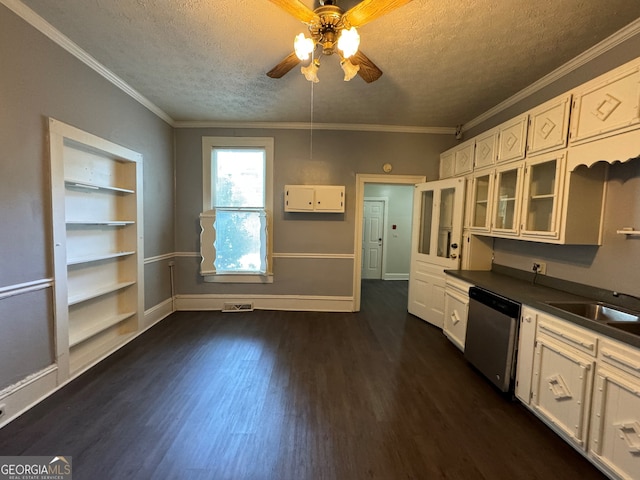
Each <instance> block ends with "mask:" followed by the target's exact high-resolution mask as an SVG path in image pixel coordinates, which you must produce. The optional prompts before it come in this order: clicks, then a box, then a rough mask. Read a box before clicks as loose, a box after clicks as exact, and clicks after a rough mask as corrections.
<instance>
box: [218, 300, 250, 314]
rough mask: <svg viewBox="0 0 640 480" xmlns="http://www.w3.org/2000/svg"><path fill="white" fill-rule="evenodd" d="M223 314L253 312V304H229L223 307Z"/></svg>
mask: <svg viewBox="0 0 640 480" xmlns="http://www.w3.org/2000/svg"><path fill="white" fill-rule="evenodd" d="M222 311H223V312H253V303H227V302H225V304H224V306H223V307H222Z"/></svg>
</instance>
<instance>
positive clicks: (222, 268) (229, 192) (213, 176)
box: [200, 137, 273, 283]
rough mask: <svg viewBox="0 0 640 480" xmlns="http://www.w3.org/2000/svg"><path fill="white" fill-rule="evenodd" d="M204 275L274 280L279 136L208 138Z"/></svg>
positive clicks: (203, 216)
mask: <svg viewBox="0 0 640 480" xmlns="http://www.w3.org/2000/svg"><path fill="white" fill-rule="evenodd" d="M202 160H203V180H204V181H203V213H202V214H201V215H200V224H201V227H202V234H201V242H200V244H201V245H200V247H201V248H200V250H201V254H202V264H201V274H202V275H203V276H204V277H205V281H212V282H220V281H222V282H262V283H264V282H270V281H271V279H272V276H271V274H270V270H271V268H270V267H271V265H270V245H271V241H270V228H269V223H270V212H271V211H272V197H273V196H272V193H271V184H272V165H273V138H261V137H203V138H202Z"/></svg>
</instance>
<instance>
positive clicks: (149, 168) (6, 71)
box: [0, 5, 174, 388]
mask: <svg viewBox="0 0 640 480" xmlns="http://www.w3.org/2000/svg"><path fill="white" fill-rule="evenodd" d="M0 72H1V73H0V99H1V101H2V106H1V108H0V145H2V153H1V155H2V159H1V161H0V179H1V180H0V181H1V182H2V187H1V188H0V205H1V206H2V207H1V208H0V224H1V225H2V229H1V230H2V233H1V234H0V252H2V253H1V254H0V288H2V287H10V286H15V285H18V284H22V283H27V282H34V281H39V280H43V279H47V278H51V277H52V275H53V265H52V253H51V218H50V216H51V215H50V208H51V202H50V186H49V160H48V143H47V139H46V133H47V130H46V129H47V117H54V118H56V119H58V120H60V121H62V122H65V123H68V124H71V125H74V126H76V127H78V128H81V129H83V130H86V131H88V132H90V133H93V134H95V135H98V136H101V137H103V138H106V139H108V140H110V141H113V142H115V143H118V144H121V145H124V146H126V147H128V148H131V149H133V150H135V151H137V152H140V153H142V154H143V155H144V200H145V202H144V217H145V224H144V234H145V256H147V257H149V256H155V255H160V254H165V253H171V252H173V251H174V219H173V200H174V195H173V132H172V129H171V127H170V126H169V125H167V124H166V123H165V122H163V121H162V120H160V119H159V118H158V117H157V116H155V115H154V114H152V113H151V112H149V111H148V110H147V109H146V108H144V107H143V106H141V105H140V104H139V103H137V102H136V101H134V100H132V99H131V97H129V96H128V95H126V94H124V93H123V92H121V91H120V90H119V89H117V88H116V87H114V86H113V85H112V84H111V83H109V82H108V81H106V80H105V79H103V78H102V77H101V76H100V75H98V74H97V73H95V72H94V71H93V70H91V69H89V68H88V67H87V66H85V65H84V64H83V63H81V62H80V61H79V60H77V59H76V58H74V57H73V56H71V55H70V54H68V53H67V52H65V51H64V50H63V49H61V48H60V47H58V46H57V45H55V44H54V43H53V42H52V41H50V40H49V39H47V38H46V37H45V36H44V35H42V34H41V33H39V32H38V31H36V30H35V29H34V28H32V27H31V26H29V25H28V24H27V23H25V22H24V21H23V20H21V19H20V18H19V17H17V16H16V15H14V14H13V13H12V12H11V11H10V10H8V9H7V8H6V7H4V6H3V5H0ZM155 288H157V289H158V290H161V291H162V292H164V295H165V296H164V298H165V299H166V298H167V295H168V293H167V292H168V289H167V288H166V286H164V285H162V286H154V289H155ZM153 293H154V295H153V301H154V302H158V301H159V300H160V299H161V297H162V295H161V296H160V297H159V296H158V295H156V293H155V292H153ZM51 302H52V300H51V292H50V289H43V290H38V291H35V292H32V293H25V294H21V295H18V296H13V297H9V298H7V299H0V326H1V327H2V332H3V334H2V335H0V365H2V368H1V369H0V388H2V387H4V386H6V385H8V384H11V383H13V382H15V381H17V380H20V379H21V378H24V376H25V374H29V373H33V372H35V371H37V370H39V369H41V368H43V367H44V366H46V365H49V364H50V363H51V362H52V359H53V336H52V334H53V315H52V308H51ZM154 304H155V303H154ZM152 305H153V304H151V305H149V304H147V307H149V306H152ZM7 342H9V343H10V345H9V344H7Z"/></svg>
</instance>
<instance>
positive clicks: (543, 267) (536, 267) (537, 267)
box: [531, 260, 547, 275]
mask: <svg viewBox="0 0 640 480" xmlns="http://www.w3.org/2000/svg"><path fill="white" fill-rule="evenodd" d="M531 270H533V272H534V273H539V274H540V275H546V274H547V264H546V263H544V262H540V261H538V260H534V262H533V265H532V266H531Z"/></svg>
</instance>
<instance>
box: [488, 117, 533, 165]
mask: <svg viewBox="0 0 640 480" xmlns="http://www.w3.org/2000/svg"><path fill="white" fill-rule="evenodd" d="M528 119H529V117H528V115H521V116H519V117H516V118H514V119H512V120H509V121H507V122H505V123H503V124H502V125H500V126H499V127H498V135H499V139H498V156H497V160H496V161H497V162H498V163H503V162H512V161H515V160H522V159H523V158H524V156H525V152H526V146H527V126H528V125H529V122H528Z"/></svg>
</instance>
